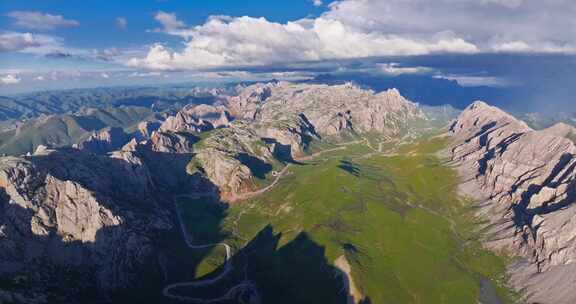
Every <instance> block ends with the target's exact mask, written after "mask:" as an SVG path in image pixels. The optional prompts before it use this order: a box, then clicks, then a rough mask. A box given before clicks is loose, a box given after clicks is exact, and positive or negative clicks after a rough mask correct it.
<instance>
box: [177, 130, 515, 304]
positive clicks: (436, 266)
mask: <svg viewBox="0 0 576 304" xmlns="http://www.w3.org/2000/svg"><path fill="white" fill-rule="evenodd" d="M446 141H447V139H445V138H434V139H431V140H429V141H425V142H420V143H417V144H411V145H406V146H403V147H400V148H398V149H396V151H394V152H395V153H390V151H383V153H374V151H373V150H372V149H370V148H369V147H367V146H366V145H365V144H361V143H358V144H355V145H350V146H346V147H345V148H339V149H335V150H334V151H331V152H328V153H326V154H322V155H318V157H315V158H311V159H306V160H305V161H304V162H303V163H302V164H293V165H291V166H290V167H289V169H287V172H285V174H284V175H283V176H282V178H280V179H278V181H277V183H275V184H274V185H275V186H274V187H273V188H272V189H270V190H269V191H267V192H266V193H263V194H261V195H259V196H256V197H251V198H249V199H248V200H246V201H244V202H242V203H239V204H234V205H232V206H231V207H230V208H228V209H221V208H215V207H214V205H213V204H212V202H206V201H203V200H202V199H196V200H194V199H191V198H181V199H180V200H178V208H180V209H181V210H182V215H183V218H184V224H185V225H186V228H187V229H188V232H189V233H190V235H192V236H194V240H193V242H194V243H196V244H203V243H204V244H205V243H221V242H226V244H230V245H231V246H232V247H233V248H234V256H233V257H232V259H231V263H232V266H233V267H232V268H233V269H232V270H231V271H230V273H229V274H228V275H227V276H226V277H225V278H223V279H222V280H220V281H219V282H217V283H216V284H213V285H211V286H205V287H203V288H189V289H186V288H182V289H180V290H178V292H179V293H181V294H182V295H186V294H189V295H194V296H195V297H198V295H199V294H200V295H201V296H204V297H205V298H217V297H219V296H221V295H222V293H223V292H222V290H224V293H225V291H226V290H228V289H230V288H232V287H233V286H238V284H241V283H242V282H250V283H253V284H254V285H255V286H257V290H258V296H259V297H260V298H261V299H259V300H261V301H262V303H351V302H355V301H356V302H361V303H478V302H480V303H486V304H498V303H512V302H513V300H514V295H513V294H512V293H511V292H510V291H509V290H507V289H506V288H505V277H504V273H505V265H506V259H505V258H503V257H499V256H497V255H494V254H493V253H490V252H488V251H485V250H484V249H482V247H481V245H480V241H479V237H480V236H479V235H478V233H477V229H476V228H477V224H478V223H477V222H476V219H475V218H473V216H472V214H471V213H472V212H471V211H470V210H469V208H468V207H467V204H466V202H463V201H462V200H460V199H459V198H458V197H457V194H456V186H457V183H458V178H457V175H456V174H455V172H453V170H452V169H450V168H449V167H447V166H445V165H444V163H443V161H442V160H441V159H439V158H438V157H437V156H436V152H437V151H439V150H440V149H442V148H443V147H444V146H445V145H446V144H447V142H446ZM396 152H399V153H396ZM367 154H369V155H370V157H363V156H365V155H367ZM220 249H222V248H220ZM220 249H218V247H214V249H213V250H212V251H211V252H210V253H205V252H204V253H203V254H204V255H203V259H202V261H201V262H200V264H199V265H197V267H196V269H195V274H196V275H195V276H196V277H202V276H205V275H207V276H208V277H209V276H213V275H217V273H218V271H222V267H223V266H222V264H223V261H224V259H225V253H224V252H222V250H220ZM342 259H344V260H342ZM335 261H340V262H339V264H340V265H336V266H340V267H336V266H335V264H334V263H335ZM344 262H346V263H344ZM342 264H348V265H349V267H350V268H351V271H350V273H344V272H343V271H342V270H341V269H342V267H341V265H342ZM344 275H346V276H348V275H349V276H348V277H349V278H350V279H351V280H352V281H351V283H352V284H346V283H345V282H346V280H343V279H342V276H344ZM351 289H353V292H352V293H353V294H354V297H352V298H353V299H354V298H355V299H356V300H350V299H351V297H350V295H349V291H350V290H351ZM173 292H175V291H173ZM251 296H254V295H246V294H245V295H241V294H240V295H238V297H240V299H236V300H234V301H231V303H236V302H242V301H244V302H248V300H249V298H250V297H251ZM242 297H244V298H243V299H242ZM360 297H361V298H362V299H361V300H360V301H358V298H360Z"/></svg>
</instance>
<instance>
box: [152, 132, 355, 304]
mask: <svg viewBox="0 0 576 304" xmlns="http://www.w3.org/2000/svg"><path fill="white" fill-rule="evenodd" d="M361 142H362V141H354V142H348V143H342V144H339V145H338V146H339V147H337V148H334V149H328V150H324V151H320V152H317V153H314V154H312V155H309V156H307V157H302V158H299V159H296V160H297V161H306V160H311V159H313V158H315V157H317V156H319V155H321V154H324V153H328V152H333V151H338V150H343V149H346V148H347V146H349V145H352V144H357V143H361ZM289 168H290V164H287V165H286V167H284V168H283V169H282V171H280V172H279V173H278V174H277V175H276V177H275V179H274V180H273V181H272V183H270V185H268V186H266V187H264V188H262V189H259V190H257V191H253V192H248V193H243V194H239V195H237V194H235V195H234V196H232V197H231V198H230V200H231V201H232V202H236V201H241V200H246V199H250V198H252V197H255V196H257V195H260V194H262V193H264V192H267V191H269V190H270V189H272V188H273V187H275V186H276V185H277V184H278V182H279V181H280V178H282V176H284V175H285V174H286V172H287V171H288V169H289ZM203 196H204V195H200V194H197V195H175V196H174V197H173V199H172V200H173V204H174V207H175V210H176V215H177V218H178V225H179V227H180V233H181V234H182V238H183V239H184V242H185V243H186V246H187V247H188V248H190V249H192V250H198V249H206V248H211V247H217V246H222V247H224V248H225V250H226V259H225V261H224V269H223V270H222V272H220V274H218V275H217V276H215V277H213V278H209V279H203V280H195V281H190V282H181V283H173V284H170V285H167V286H165V287H164V289H162V294H163V295H164V296H165V297H167V298H170V299H174V300H178V301H182V302H188V303H217V302H221V301H224V300H229V299H232V298H234V297H235V296H236V295H242V294H243V293H244V292H249V293H251V296H252V297H251V298H250V299H251V301H250V302H251V303H256V304H258V303H260V302H261V301H260V295H259V294H258V291H257V289H256V287H255V286H254V284H252V283H251V282H249V281H244V282H242V283H240V284H238V285H235V286H233V287H232V288H230V289H229V290H228V291H227V292H226V293H225V294H224V295H222V296H220V297H217V298H212V299H202V298H194V297H189V296H184V295H179V294H177V293H176V292H175V291H174V290H175V289H178V288H186V287H191V288H194V287H203V286H208V285H212V284H215V283H217V282H218V281H220V280H222V279H223V278H224V277H225V276H226V275H227V274H228V273H230V271H232V269H233V266H232V263H231V258H232V247H230V245H228V244H227V243H224V242H222V243H211V244H203V245H194V243H193V242H192V239H191V237H190V236H189V235H188V232H187V230H186V226H185V225H184V220H183V218H182V213H181V211H180V209H179V208H178V204H177V200H178V198H180V197H188V198H193V199H197V198H200V197H203ZM205 196H211V195H208V194H207V195H205Z"/></svg>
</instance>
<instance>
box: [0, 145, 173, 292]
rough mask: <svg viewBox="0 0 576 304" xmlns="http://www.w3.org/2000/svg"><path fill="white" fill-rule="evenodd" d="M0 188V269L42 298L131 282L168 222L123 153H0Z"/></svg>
mask: <svg viewBox="0 0 576 304" xmlns="http://www.w3.org/2000/svg"><path fill="white" fill-rule="evenodd" d="M0 189H1V190H2V197H1V199H0V271H1V272H2V273H0V275H1V276H2V277H10V276H12V277H22V278H25V280H26V284H29V286H34V287H33V288H30V290H28V292H29V293H31V294H36V293H39V294H42V293H47V294H50V296H49V298H48V302H59V301H62V300H58V299H59V298H58V297H62V298H63V299H71V298H72V299H73V298H76V299H78V298H79V297H80V294H81V293H83V292H85V291H86V289H90V288H91V289H92V290H94V288H95V287H96V288H97V290H99V291H98V292H97V293H98V294H99V295H100V296H101V297H103V298H104V299H105V298H106V297H107V295H110V293H111V292H113V291H117V290H119V289H125V288H130V287H131V286H133V285H134V284H136V283H137V282H138V279H139V275H140V274H141V273H142V272H143V271H144V270H145V269H146V268H148V269H150V267H153V266H152V265H150V264H149V261H150V260H151V259H152V260H153V259H155V258H156V257H155V254H156V250H155V248H154V246H153V241H152V239H151V237H152V236H153V235H154V233H155V231H156V232H159V231H163V230H166V229H170V227H171V225H170V221H169V218H168V214H167V213H166V211H163V209H162V208H160V205H159V204H158V201H157V200H155V199H154V198H155V194H154V189H153V186H152V184H151V178H150V175H149V173H148V171H147V169H146V167H145V166H144V165H143V164H142V163H141V162H140V160H139V158H138V157H136V156H135V155H133V154H131V153H129V152H118V153H115V154H114V155H113V156H112V157H104V156H96V155H94V154H88V153H84V152H80V151H78V150H75V149H69V150H58V151H56V150H48V149H45V148H44V149H39V151H37V152H36V154H35V155H34V156H30V157H26V158H14V157H7V158H2V159H0ZM136 189H137V190H138V191H134V190H136ZM142 208H148V209H149V210H153V211H151V212H147V213H142V212H139V211H138V210H142ZM62 269H66V270H65V271H63V270H62ZM71 277H77V279H76V280H74V281H73V282H74V283H73V284H69V283H66V282H70V278H71ZM47 282H49V283H47ZM51 286H52V287H51ZM54 286H56V289H55V290H54V289H53V288H54ZM46 288H48V289H46ZM51 288H52V289H51ZM28 296H30V295H28ZM54 297H56V298H54Z"/></svg>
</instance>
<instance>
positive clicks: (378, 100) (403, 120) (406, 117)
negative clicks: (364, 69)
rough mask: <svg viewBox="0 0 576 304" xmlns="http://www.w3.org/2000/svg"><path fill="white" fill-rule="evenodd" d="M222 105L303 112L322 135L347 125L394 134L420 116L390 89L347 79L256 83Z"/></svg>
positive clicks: (268, 116)
mask: <svg viewBox="0 0 576 304" xmlns="http://www.w3.org/2000/svg"><path fill="white" fill-rule="evenodd" d="M228 106H229V108H230V109H231V112H232V113H233V114H234V115H236V116H237V117H241V118H245V119H252V120H256V121H281V120H284V119H286V117H294V116H296V115H304V116H305V117H306V119H307V120H308V122H309V123H310V125H312V126H313V127H314V129H315V131H316V132H317V133H318V134H320V135H322V136H340V135H343V134H345V133H347V132H350V131H354V132H357V133H368V132H374V133H380V134H382V135H398V134H400V133H401V132H402V130H403V129H404V128H406V127H407V125H408V123H409V122H411V121H413V120H417V119H424V118H425V117H424V114H423V113H422V112H421V111H420V110H419V108H418V106H417V105H416V104H414V103H412V102H410V101H408V100H406V99H405V98H404V97H402V96H401V95H400V93H399V92H398V90H396V89H390V90H388V91H385V92H382V93H379V94H375V93H374V92H373V91H369V90H364V89H361V88H359V87H356V86H354V85H351V84H345V85H336V86H328V85H309V84H291V83H286V82H278V83H269V84H257V85H253V86H249V87H247V88H245V89H244V90H243V91H242V92H241V93H240V94H239V95H238V96H235V97H231V98H229V100H228Z"/></svg>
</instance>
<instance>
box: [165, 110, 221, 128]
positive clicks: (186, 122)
mask: <svg viewBox="0 0 576 304" xmlns="http://www.w3.org/2000/svg"><path fill="white" fill-rule="evenodd" d="M230 120H231V117H230V114H229V113H228V110H227V109H226V108H225V107H223V106H211V105H204V104H202V105H193V106H189V107H186V108H184V109H183V110H181V111H179V112H178V113H177V114H176V115H175V116H170V117H168V118H167V119H166V121H165V122H164V123H162V125H161V126H160V130H161V131H167V130H169V131H175V132H204V131H209V130H212V129H217V128H222V127H227V126H228V125H229V124H230Z"/></svg>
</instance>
